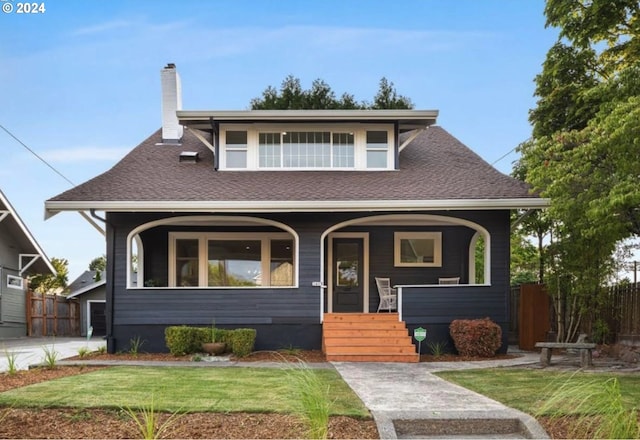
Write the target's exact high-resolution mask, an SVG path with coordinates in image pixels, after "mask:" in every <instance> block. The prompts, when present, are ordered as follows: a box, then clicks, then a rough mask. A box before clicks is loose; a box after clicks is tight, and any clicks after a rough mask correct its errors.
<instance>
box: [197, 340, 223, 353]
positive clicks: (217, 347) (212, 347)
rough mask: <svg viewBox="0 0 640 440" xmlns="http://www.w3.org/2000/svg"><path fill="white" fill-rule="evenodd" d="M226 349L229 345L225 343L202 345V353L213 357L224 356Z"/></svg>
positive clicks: (206, 343)
mask: <svg viewBox="0 0 640 440" xmlns="http://www.w3.org/2000/svg"><path fill="white" fill-rule="evenodd" d="M226 349H227V344H225V343H224V342H205V343H203V344H202V351H204V352H205V353H209V354H213V355H218V354H222V353H224V351H225V350H226Z"/></svg>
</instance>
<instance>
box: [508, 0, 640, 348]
mask: <svg viewBox="0 0 640 440" xmlns="http://www.w3.org/2000/svg"><path fill="white" fill-rule="evenodd" d="M639 7H640V6H639V4H638V2H637V0H635V1H629V0H615V1H608V0H607V1H605V0H588V1H587V0H547V6H546V9H545V14H546V15H547V25H551V26H556V27H559V29H560V37H561V38H563V39H564V40H563V41H562V42H561V41H558V43H556V44H555V45H554V46H553V47H552V48H551V49H550V50H549V52H548V54H547V59H546V61H545V63H544V65H543V71H542V73H541V74H540V75H538V76H537V77H536V96H537V97H538V98H539V99H538V102H537V107H536V108H535V109H533V110H532V111H531V113H530V121H531V122H532V124H533V127H534V129H533V138H532V139H531V140H530V141H527V142H525V143H523V144H521V145H520V146H519V147H518V149H519V151H520V153H521V160H520V163H519V164H518V167H517V172H519V173H521V175H524V176H525V177H526V180H527V181H528V182H530V183H531V184H532V185H533V186H534V188H535V189H536V190H537V191H539V192H540V193H541V194H542V195H543V196H545V197H549V198H550V199H551V208H550V209H549V211H548V213H547V220H549V222H548V223H542V224H540V225H539V226H541V229H540V231H542V229H544V228H545V227H548V228H549V229H548V236H549V237H550V239H549V241H548V243H549V244H548V245H547V248H546V250H545V252H544V253H541V254H540V255H541V256H542V257H544V256H546V257H547V259H548V263H547V269H546V270H545V276H546V281H547V286H548V290H549V292H550V294H551V296H552V298H553V303H554V307H555V309H556V315H557V326H558V328H557V331H558V338H559V339H560V340H568V339H571V338H572V337H573V336H574V335H575V333H576V332H577V331H578V329H579V327H580V326H581V325H586V327H587V329H588V326H589V322H593V317H594V316H596V315H597V310H598V307H599V306H600V304H601V302H602V300H603V289H602V286H603V285H604V284H605V283H606V282H607V281H608V280H609V279H611V276H612V272H613V271H614V269H615V266H614V265H613V261H612V255H613V253H614V251H615V249H616V246H617V244H618V243H620V242H621V241H622V240H624V239H626V238H628V237H634V236H636V237H637V236H638V235H639V234H640V186H639V185H638V184H637V182H638V169H640V154H638V152H639V146H638V141H637V140H638V139H640V50H639V49H640V40H639V39H638V36H639V34H640V15H639V14H638V12H639ZM528 226H533V225H528ZM541 273H542V271H541Z"/></svg>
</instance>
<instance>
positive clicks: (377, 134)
mask: <svg viewBox="0 0 640 440" xmlns="http://www.w3.org/2000/svg"><path fill="white" fill-rule="evenodd" d="M388 152H389V141H388V133H387V132H386V131H379V130H377V131H367V168H387V157H388Z"/></svg>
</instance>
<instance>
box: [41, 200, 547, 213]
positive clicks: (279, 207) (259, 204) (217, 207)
mask: <svg viewBox="0 0 640 440" xmlns="http://www.w3.org/2000/svg"><path fill="white" fill-rule="evenodd" d="M549 203H550V201H549V199H544V198H537V197H524V198H495V199H448V200H292V201H273V200H263V201H255V200H241V201H221V202H212V201H161V202H159V201H111V202H106V201H100V202H90V201H47V202H45V210H46V212H47V218H49V217H52V216H53V215H55V214H57V213H58V212H61V211H85V210H89V209H94V210H96V211H105V212H261V213H266V212H353V211H375V212H380V211H413V210H422V211H434V210H500V209H544V208H547V207H548V206H549Z"/></svg>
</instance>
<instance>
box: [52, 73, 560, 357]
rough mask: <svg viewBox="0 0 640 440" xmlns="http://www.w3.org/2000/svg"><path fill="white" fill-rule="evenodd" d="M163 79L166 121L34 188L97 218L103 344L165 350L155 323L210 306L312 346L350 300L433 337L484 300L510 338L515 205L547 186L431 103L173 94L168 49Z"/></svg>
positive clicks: (484, 312) (215, 313)
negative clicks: (114, 157) (392, 300)
mask: <svg viewBox="0 0 640 440" xmlns="http://www.w3.org/2000/svg"><path fill="white" fill-rule="evenodd" d="M161 82H162V88H163V94H162V96H163V97H162V104H163V113H162V114H163V125H162V128H161V129H160V130H158V131H157V132H155V133H152V134H151V135H150V136H149V137H148V138H147V139H146V140H144V141H143V142H142V143H141V144H140V145H138V146H137V147H136V148H134V149H133V150H132V151H131V152H130V153H129V154H128V155H126V156H125V157H124V158H123V159H122V160H121V161H120V162H119V163H118V164H116V165H115V166H114V167H113V168H112V169H110V170H108V171H106V172H105V173H103V174H101V175H99V176H97V177H95V178H93V179H91V180H89V181H88V182H85V183H83V184H81V185H79V186H77V187H75V188H73V189H71V190H69V191H66V192H64V193H62V194H60V195H58V196H56V197H53V198H51V199H49V200H47V201H46V202H45V208H46V211H47V213H48V215H49V216H51V215H54V214H56V213H58V212H61V211H90V212H91V213H92V215H93V217H94V218H95V219H96V220H97V221H102V222H103V224H104V226H105V229H106V241H107V261H108V264H107V281H106V299H107V303H106V304H107V347H108V350H109V351H110V352H114V351H117V350H123V349H127V347H128V343H129V342H128V341H130V340H131V339H132V338H134V337H139V338H142V339H144V340H145V341H147V343H148V344H147V345H145V347H146V349H147V350H157V351H166V347H165V345H164V338H163V332H164V329H165V327H166V326H170V325H183V324H186V325H204V326H207V325H210V323H211V321H212V319H215V322H216V325H217V326H220V327H228V328H234V327H251V328H255V329H256V330H257V341H256V348H257V349H277V348H282V347H286V346H295V347H301V348H320V347H321V346H322V344H323V324H325V323H328V322H330V321H332V322H333V321H335V320H338V321H340V320H344V319H347V318H351V317H354V318H355V317H356V316H358V317H359V319H364V320H365V321H366V320H372V319H377V318H376V317H380V319H388V318H389V316H392V319H391V320H392V321H393V326H397V324H398V323H401V325H402V328H403V332H404V337H405V338H407V337H408V336H407V335H408V334H411V332H412V330H413V329H414V328H416V327H420V326H422V327H425V328H427V330H428V338H427V341H429V340H431V341H436V342H442V341H447V340H448V339H449V336H448V335H449V331H448V326H449V323H450V322H451V320H453V319H456V318H483V317H490V318H492V319H493V320H494V321H495V322H497V323H498V324H499V325H501V326H502V327H503V329H504V330H505V331H504V335H505V336H504V344H505V345H504V347H503V349H506V333H507V332H506V326H507V323H508V321H509V316H508V315H509V312H508V310H509V307H508V301H509V300H508V298H509V295H508V293H509V235H510V217H509V215H510V211H511V210H513V209H538V208H542V207H544V206H546V205H547V201H546V200H544V199H541V198H539V197H538V196H536V195H534V194H532V193H531V192H530V190H529V188H528V187H527V186H526V185H525V184H524V183H522V182H520V181H517V180H515V179H513V178H511V177H508V176H505V175H503V174H501V173H499V172H498V171H497V170H495V169H494V168H492V167H491V166H490V165H488V164H487V163H486V162H484V161H483V160H482V159H481V158H480V157H479V156H477V155H476V154H475V153H474V152H473V151H471V150H470V149H469V148H467V147H466V146H465V145H463V144H462V143H461V142H459V141H458V140H457V139H455V138H454V137H453V136H452V135H450V134H449V133H448V132H447V131H445V130H444V129H443V128H441V127H438V126H436V125H435V122H436V117H437V111H433V110H262V111H251V110H247V111H185V110H182V105H181V98H180V95H181V86H180V81H179V76H178V74H177V71H176V68H175V66H174V65H171V64H170V65H168V66H167V67H166V68H164V69H163V70H162V71H161ZM96 211H103V212H104V213H105V214H104V217H101V216H99V215H97V214H95V212H96ZM480 243H482V246H481V245H480ZM477 249H483V250H482V254H481V255H482V258H480V259H479V260H478V263H482V264H483V267H482V269H480V270H478V271H476V250H477ZM376 277H388V278H390V279H391V282H392V284H393V285H396V286H399V290H400V292H399V296H398V305H397V312H396V313H392V314H389V313H376V311H377V308H378V303H379V296H378V292H377V289H376V284H375V281H374V280H375V278H376ZM442 277H454V278H458V277H459V284H457V285H440V284H439V278H442ZM371 325H372V324H371V323H368V322H365V323H360V324H358V323H344V324H343V326H346V327H347V329H349V328H351V329H354V330H356V329H358V328H359V329H365V328H369V327H370V326H371ZM405 326H406V327H405ZM324 331H325V332H326V331H327V329H326V328H325V329H324ZM385 331H386V330H381V331H380V332H379V333H384V332H385ZM338 333H339V332H338ZM355 333H357V332H352V333H349V332H346V333H345V331H342V332H341V333H340V334H341V337H346V338H347V339H349V335H350V334H355ZM360 333H361V332H360ZM325 336H326V334H325ZM325 342H326V341H325ZM391 344H392V345H393V344H394V342H391ZM450 346H451V345H450ZM410 349H411V350H412V351H413V354H414V355H415V349H414V348H413V345H411V348H410ZM348 350H349V349H344V351H348ZM354 350H355V349H354ZM336 359H337V358H336Z"/></svg>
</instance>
